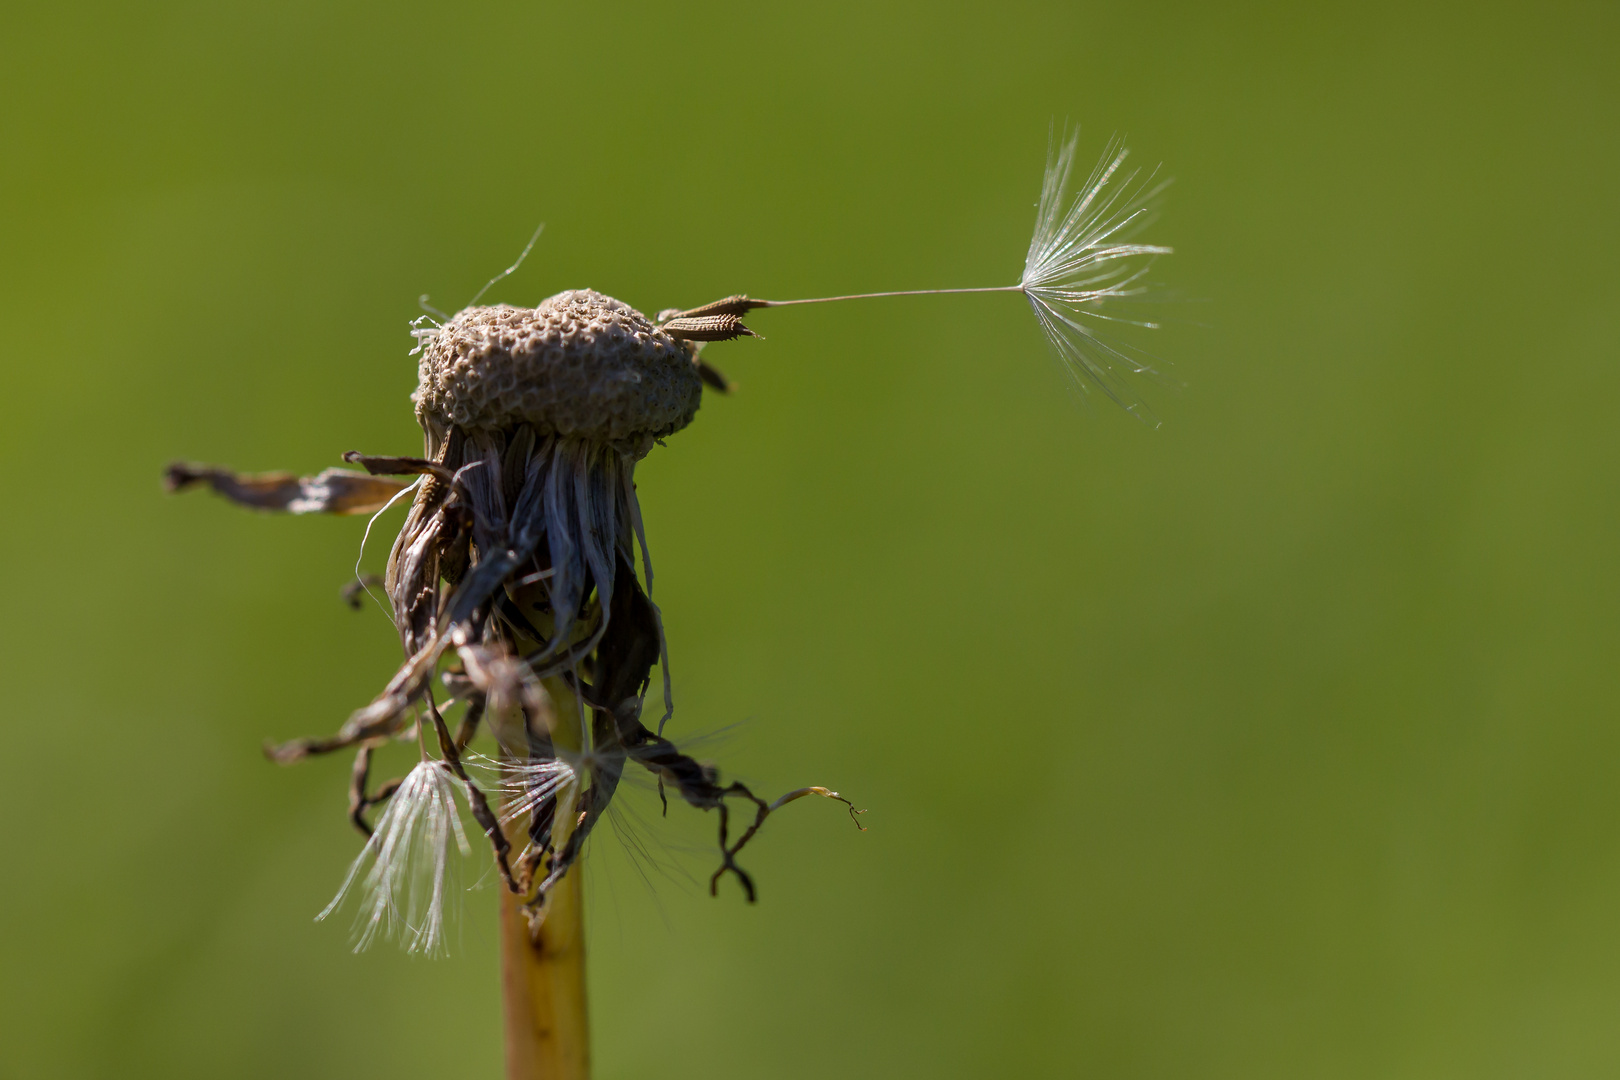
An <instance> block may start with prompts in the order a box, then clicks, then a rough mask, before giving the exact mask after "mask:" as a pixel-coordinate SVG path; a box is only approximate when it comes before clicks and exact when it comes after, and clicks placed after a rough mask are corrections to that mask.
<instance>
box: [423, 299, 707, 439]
mask: <svg viewBox="0 0 1620 1080" xmlns="http://www.w3.org/2000/svg"><path fill="white" fill-rule="evenodd" d="M419 375H420V380H421V382H420V386H419V387H418V389H417V391H416V393H415V395H413V397H414V399H415V401H416V415H417V419H418V420H420V421H421V422H422V426H423V427H425V428H429V427H437V428H438V429H439V430H440V431H444V430H447V429H449V428H450V427H459V428H461V429H463V430H486V431H499V430H502V429H505V428H510V427H512V426H514V425H516V424H521V423H528V424H532V425H533V426H534V428H535V431H536V433H537V434H539V435H541V436H546V435H557V436H562V437H564V438H580V439H585V440H588V441H590V442H593V443H598V444H608V445H611V446H614V447H615V448H616V449H619V450H621V451H625V452H629V453H631V454H633V455H634V456H635V457H641V456H642V455H644V454H646V452H647V451H648V450H649V449H650V448H651V446H652V442H653V440H655V439H661V438H663V437H664V436H666V435H671V434H673V433H674V432H677V431H679V430H680V429H681V428H683V427H685V426H686V425H687V424H689V423H691V422H692V417H693V415H694V414H695V413H696V412H697V408H698V405H699V403H700V401H701V400H702V396H703V384H702V380H701V379H700V378H699V375H698V372H697V369H696V368H695V367H694V365H693V363H692V356H691V354H690V353H689V352H688V351H687V350H686V348H685V347H684V346H682V345H681V343H680V342H679V341H677V340H675V338H673V337H671V336H670V335H669V334H667V333H665V332H664V331H663V330H660V329H659V328H658V327H656V326H654V325H653V324H652V322H651V321H650V320H648V319H647V317H646V316H645V315H643V314H641V312H639V311H637V310H635V309H634V308H632V307H630V306H629V305H628V304H625V303H621V302H620V301H618V300H615V299H613V298H612V297H610V296H603V295H602V294H601V293H599V292H595V291H594V290H591V289H572V290H569V291H568V292H561V293H558V294H557V295H556V296H553V297H550V298H549V299H547V300H545V301H543V302H542V303H541V304H540V305H539V306H538V307H535V308H518V307H512V306H510V305H507V304H501V305H498V306H495V307H471V308H466V309H465V310H463V311H461V312H460V313H458V314H457V315H456V317H455V318H453V319H451V320H450V321H449V322H448V323H446V324H445V325H444V326H443V327H440V328H439V329H438V330H437V331H436V332H435V333H434V334H433V335H432V337H431V339H430V340H429V341H428V342H427V343H426V346H425V348H424V349H423V350H422V360H421V365H420V369H419Z"/></svg>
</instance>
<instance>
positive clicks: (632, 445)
mask: <svg viewBox="0 0 1620 1080" xmlns="http://www.w3.org/2000/svg"><path fill="white" fill-rule="evenodd" d="M415 334H416V336H417V339H418V351H419V352H420V355H421V360H420V364H419V372H418V374H419V385H418V388H417V391H416V393H415V394H414V395H413V396H414V400H415V403H416V415H417V419H418V421H419V422H420V424H421V426H422V429H423V432H424V441H425V447H424V453H423V456H422V457H420V458H411V457H376V456H366V455H361V454H357V453H350V454H347V455H345V458H346V460H348V461H349V462H350V463H351V464H358V465H360V466H361V467H362V468H363V469H365V470H366V471H365V472H357V471H349V470H328V471H327V472H326V473H322V474H321V475H320V476H319V477H316V478H313V479H309V480H299V479H297V478H295V477H291V476H288V475H283V474H272V475H270V476H268V477H265V476H260V477H252V476H237V475H235V474H231V473H228V472H226V471H224V470H219V469H210V468H204V467H195V466H173V467H171V469H170V473H169V479H170V484H171V486H172V487H175V488H179V487H185V486H188V485H190V484H194V483H198V482H203V481H206V482H208V483H209V484H210V485H211V486H212V487H213V488H214V489H215V490H216V491H218V492H219V493H220V494H222V495H225V496H226V497H227V498H230V499H232V500H234V501H236V502H239V503H243V504H245V505H249V506H253V507H256V508H260V509H277V510H286V511H289V512H294V513H307V512H329V513H364V512H369V511H375V510H378V509H380V508H381V507H383V506H385V505H386V504H387V503H388V502H390V501H391V500H393V499H395V498H398V497H399V496H400V495H401V494H402V493H404V492H405V491H407V490H408V489H409V488H410V487H411V485H409V484H406V483H402V482H397V481H394V480H389V479H384V478H383V477H384V476H387V475H412V474H415V476H417V477H418V478H419V480H418V481H417V482H416V484H415V491H414V497H413V499H412V502H411V505H410V509H409V511H408V513H407V517H406V521H405V524H404V527H403V528H402V529H401V531H400V534H399V536H398V538H397V539H396V540H395V542H394V546H393V550H392V552H391V554H390V556H389V561H388V570H387V574H386V575H385V577H384V579H383V585H384V589H385V592H386V594H387V597H388V600H389V603H390V605H391V606H392V609H393V613H394V621H395V626H396V629H397V630H398V633H399V635H400V640H401V644H402V646H403V648H404V652H405V657H406V659H405V662H404V663H403V664H402V665H401V667H400V668H399V670H398V671H397V672H396V673H395V675H394V677H393V678H392V679H391V680H390V681H389V682H388V684H387V685H386V686H385V687H384V689H383V691H382V693H380V694H379V695H378V696H377V697H376V698H375V699H374V700H373V701H372V702H371V703H370V704H368V705H367V706H366V707H364V708H362V709H359V710H357V711H356V712H355V713H353V714H352V715H351V716H350V717H349V719H348V721H347V722H346V723H345V724H344V725H343V726H342V728H341V729H340V730H339V731H338V732H337V733H336V734H335V735H332V736H329V737H324V738H311V739H300V740H295V741H293V742H290V743H286V744H283V745H281V746H275V747H271V748H269V751H268V752H269V753H270V755H271V757H272V758H274V759H275V760H276V761H279V762H283V763H288V762H292V761H297V760H299V759H301V758H303V757H305V756H308V755H309V754H314V753H326V752H330V751H334V750H339V749H344V748H350V747H353V748H355V749H356V753H357V757H356V764H355V769H354V772H353V779H352V784H351V792H350V814H351V817H352V819H353V820H354V822H355V824H356V825H357V826H358V827H359V828H360V829H361V830H362V831H363V832H368V833H370V838H369V840H368V842H367V846H366V848H365V851H364V852H363V853H362V855H361V859H360V861H358V862H357V863H356V866H355V868H354V870H353V871H351V874H350V878H349V880H348V881H347V882H345V885H344V889H343V892H340V894H339V899H341V898H342V896H343V895H344V893H347V892H348V891H349V890H350V888H351V886H353V885H354V884H355V883H356V881H357V880H358V881H359V883H360V884H361V886H362V887H363V890H364V892H365V894H366V900H365V903H364V907H363V911H362V916H363V920H364V929H363V932H362V933H360V934H359V935H358V940H359V944H360V945H361V946H364V945H365V944H368V943H369V942H370V941H371V940H373V938H374V937H376V936H377V935H378V934H379V933H380V932H388V931H390V930H399V931H400V932H401V936H403V938H404V940H405V942H406V944H407V945H408V947H410V948H411V949H412V950H413V951H414V950H419V949H420V950H429V951H431V949H432V948H433V947H435V945H436V944H437V942H438V940H439V927H440V925H441V923H440V916H439V911H440V909H441V902H442V881H443V876H444V860H445V855H444V852H445V850H446V848H447V846H448V837H449V835H450V834H449V833H447V832H446V831H445V829H446V827H447V826H446V825H445V821H446V818H445V807H446V806H448V805H449V799H450V794H449V793H450V792H451V791H453V790H455V789H457V788H459V789H460V790H461V792H462V796H463V798H464V799H465V800H466V802H467V803H468V808H469V810H470V811H471V812H472V814H473V816H474V818H475V819H476V820H477V822H478V824H479V825H480V827H481V828H482V829H483V831H484V833H485V835H486V837H487V838H488V839H489V841H490V844H491V848H492V850H493V853H494V859H495V862H496V865H497V867H498V868H499V871H500V873H501V876H502V879H503V880H504V882H505V884H506V886H507V888H509V889H510V890H511V891H512V892H514V893H516V894H519V895H521V896H522V897H523V898H524V901H525V904H526V905H527V908H528V910H529V912H530V913H531V917H532V919H533V920H534V921H535V922H538V921H539V919H540V918H542V917H543V915H544V912H545V908H546V899H547V896H548V894H549V892H550V890H551V889H552V888H553V886H555V884H556V883H557V882H558V881H559V880H560V879H561V878H562V877H563V875H565V874H566V873H567V872H568V869H569V868H570V867H571V866H572V865H573V864H574V863H575V861H576V860H577V859H578V858H579V855H580V852H581V850H582V847H583V845H584V843H585V841H586V839H587V838H588V837H589V836H590V834H591V831H592V829H593V827H594V826H595V825H596V823H597V822H598V820H600V818H601V816H602V814H603V812H604V811H605V810H606V809H607V807H608V805H609V804H610V802H611V801H612V799H613V797H614V793H615V791H616V789H617V787H618V785H619V781H620V777H621V776H622V774H623V771H624V769H625V767H626V766H627V765H628V764H630V763H634V764H635V765H637V766H639V767H641V768H644V769H647V770H648V771H650V772H651V773H653V774H654V775H655V776H656V777H657V778H658V780H659V781H660V782H661V783H663V784H664V785H666V786H667V787H668V788H671V789H673V790H674V791H675V792H676V793H678V794H679V795H680V796H681V797H683V798H684V799H685V800H686V801H687V802H688V803H690V804H691V805H693V806H696V807H699V808H701V809H712V810H716V811H717V812H718V815H719V847H720V855H721V861H720V869H719V870H718V871H717V872H716V874H715V877H714V879H713V881H712V882H711V888H712V889H717V888H718V884H719V879H720V877H721V876H722V875H723V874H725V873H726V872H730V873H732V874H733V875H735V877H736V878H737V880H738V881H739V882H740V883H741V885H742V887H743V889H744V892H745V893H746V894H747V896H748V898H749V899H750V900H752V899H753V898H754V895H755V887H754V884H753V881H752V879H751V878H750V876H749V875H748V873H747V872H746V871H745V870H743V868H742V867H741V866H739V865H738V863H737V861H736V856H737V854H738V852H739V851H740V850H741V848H742V847H743V845H744V844H746V843H747V842H748V840H749V839H751V838H752V836H753V835H754V833H755V832H756V831H757V830H758V828H759V826H760V824H761V823H762V822H763V820H764V819H765V817H766V816H767V815H769V814H770V813H771V812H772V811H773V810H774V809H775V808H776V807H777V806H779V805H781V804H782V802H783V800H777V801H776V802H774V803H773V802H770V801H767V800H766V799H764V798H761V797H759V796H757V795H756V794H755V793H754V792H753V791H752V790H751V789H749V788H748V787H747V786H746V785H744V784H742V783H738V782H731V783H725V782H722V781H721V779H720V777H719V774H718V772H717V771H716V770H715V769H713V768H712V767H710V766H707V765H704V764H701V763H699V762H698V761H696V760H694V759H693V758H691V757H689V756H688V755H686V754H684V753H682V752H681V751H680V750H679V749H678V748H677V747H676V745H675V744H674V743H673V742H671V741H670V740H668V739H666V738H664V737H663V736H662V735H660V734H658V733H657V732H655V731H654V730H652V729H650V728H649V727H647V726H646V725H645V724H644V723H643V722H642V704H643V697H644V695H645V693H646V691H647V689H648V685H649V681H650V675H651V671H652V668H653V666H654V664H657V663H658V662H659V660H660V658H661V657H664V656H665V655H666V653H667V650H666V647H665V641H664V632H663V627H662V620H661V617H660V615H659V611H658V608H657V607H656V606H655V605H654V604H653V602H652V600H651V597H650V595H649V590H650V587H651V583H652V560H651V556H650V553H649V552H648V550H647V545H646V537H645V531H644V529H643V526H642V520H641V510H640V505H639V502H638V500H637V497H636V488H635V482H634V474H635V466H636V463H637V462H638V461H640V460H641V458H642V457H644V456H645V455H646V454H647V453H648V451H650V450H651V448H652V447H653V445H654V444H655V443H656V442H657V441H658V440H660V439H662V438H664V437H665V436H668V435H671V434H673V433H675V432H677V431H679V430H680V429H682V428H684V427H685V426H686V425H687V424H689V423H690V422H691V420H692V417H693V415H694V414H695V413H696V411H697V408H698V406H699V404H700V402H701V398H702V392H703V387H704V385H705V373H704V369H703V367H701V366H700V361H699V360H698V359H697V355H696V354H697V347H696V346H695V345H692V344H689V343H688V342H686V341H685V340H684V339H682V338H678V337H676V336H674V335H671V334H670V333H668V332H666V331H664V330H662V329H660V328H659V327H658V326H656V325H655V324H653V323H652V322H651V321H650V320H648V319H647V318H646V317H645V316H643V315H642V314H641V313H639V312H637V311H635V310H634V309H633V308H631V307H629V306H628V305H625V304H623V303H620V302H619V301H617V300H614V299H612V298H610V297H607V296H603V295H602V294H600V293H597V292H593V291H591V290H589V289H582V290H573V291H569V292H564V293H559V294H558V295H556V296H553V297H551V298H549V299H548V300H546V301H544V302H543V303H541V304H540V305H539V306H538V307H535V308H517V307H511V306H507V305H496V306H491V307H470V308H467V309H465V310H463V311H461V312H460V313H458V314H457V315H456V316H455V317H454V318H452V319H450V320H449V321H447V322H445V323H443V324H435V325H429V326H427V327H425V328H424V327H423V326H421V325H419V326H418V328H417V330H416V331H415ZM710 370H712V369H710ZM638 545H639V548H640V559H639V562H640V567H639V569H640V577H639V578H638V575H637V569H638V568H637V565H636V564H637V561H638V560H637V558H636V555H637V550H636V549H637V547H638ZM662 667H663V670H664V673H665V688H666V689H665V698H666V701H668V700H669V699H670V694H669V691H668V670H669V669H668V663H667V661H666V662H665V663H663V665H662ZM436 684H442V687H443V689H444V691H445V696H446V698H447V700H448V702H449V703H451V704H455V705H457V706H460V707H461V708H462V709H463V712H462V716H461V721H460V724H459V730H458V731H457V732H456V733H455V734H454V735H452V734H451V732H450V729H449V726H448V725H447V723H446V721H445V719H444V716H443V714H442V713H441V711H440V707H439V706H440V702H439V701H437V700H435V695H436V689H435V685H436ZM666 715H667V714H666ZM481 725H482V726H484V727H487V728H488V729H489V730H490V731H491V732H492V734H493V735H494V737H495V739H496V742H497V744H498V746H499V749H500V753H501V758H502V760H503V762H504V768H505V781H504V782H503V783H501V784H499V785H498V786H500V787H501V788H503V793H504V794H505V795H506V798H505V800H504V806H503V809H502V810H501V811H500V812H499V813H497V811H495V810H494V809H492V808H491V806H490V805H489V800H488V797H487V796H486V795H485V793H484V790H483V788H482V787H481V786H480V785H479V783H478V782H476V781H475V780H474V779H473V777H472V776H470V775H469V774H468V772H467V770H466V765H465V762H464V761H463V755H464V754H465V753H466V752H467V747H468V744H469V742H470V741H471V740H472V739H473V738H474V737H475V735H476V732H477V731H478V729H479V727H480V726H481ZM399 738H407V739H409V738H416V739H418V740H420V741H421V743H422V745H423V755H424V760H423V764H421V765H418V766H417V767H416V769H414V770H413V771H412V772H411V773H410V775H409V776H407V777H406V779H405V780H404V781H403V782H394V783H391V784H389V785H384V787H382V788H380V789H379V790H377V791H376V792H369V791H368V790H367V785H368V782H369V774H370V764H371V756H372V753H373V751H374V750H376V749H377V748H378V747H380V746H382V745H385V744H386V743H387V742H388V741H389V740H392V739H399ZM430 748H431V749H433V750H436V752H437V755H438V757H437V758H436V759H435V758H430V757H429V756H428V755H429V749H430ZM803 790H804V791H812V792H813V793H815V794H821V795H825V796H826V797H828V798H835V799H840V800H841V801H846V802H847V800H842V799H841V797H840V796H838V795H837V794H836V793H834V792H831V791H828V790H826V789H820V788H817V789H803ZM798 794H799V793H797V792H796V793H794V794H793V796H790V797H789V799H791V798H792V797H797V795H798ZM730 800H741V801H742V802H743V803H744V804H746V805H747V806H748V807H749V809H750V811H751V814H750V817H749V819H748V821H747V822H746V824H745V825H744V827H743V828H742V829H741V832H740V834H737V830H735V829H734V828H733V826H732V822H731V818H730V814H731V807H730V805H729V801H730ZM379 803H385V804H386V808H385V810H384V812H383V815H382V817H381V818H380V819H379V821H378V823H377V825H376V827H375V829H374V830H373V829H372V827H371V826H369V825H368V824H367V822H366V813H367V811H368V810H369V809H370V808H372V807H373V806H375V805H377V804H379ZM851 809H852V810H853V807H852V808H851ZM450 817H451V818H452V819H453V818H454V815H453V814H451V815H450ZM502 818H504V824H507V825H516V826H517V827H518V828H520V829H521V830H522V832H521V834H520V835H523V836H526V837H527V840H526V843H525V844H524V845H523V847H522V849H521V850H520V851H517V852H515V853H514V851H513V848H512V843H511V841H510V840H508V838H507V836H506V833H505V831H504V830H503V828H502V824H503V821H502V820H501V819H502ZM456 828H459V825H457V826H456ZM415 860H426V862H427V864H428V870H427V871H424V872H425V873H427V878H428V880H430V881H431V882H433V885H432V887H431V888H430V889H428V891H427V892H426V893H424V892H422V889H421V888H418V887H416V886H411V888H410V889H408V890H407V891H408V892H409V896H410V897H411V902H410V903H409V904H407V905H406V907H405V909H404V913H403V914H400V913H399V912H400V904H399V901H397V900H396V899H395V898H396V896H397V895H399V894H400V892H401V890H402V889H406V886H407V885H409V884H410V883H412V882H417V881H419V880H420V878H419V877H418V876H417V874H416V872H413V871H411V870H409V869H407V867H408V865H409V863H410V862H412V861H415ZM362 863H369V865H370V869H369V871H368V872H367V873H366V874H365V876H364V877H363V878H357V875H358V874H360V872H361V864H362ZM423 896H427V897H428V898H429V899H427V900H426V901H423V902H421V903H417V901H418V900H419V899H421V897H423ZM336 903H337V901H334V904H336ZM328 910H329V911H330V910H331V909H330V908H329V909H328Z"/></svg>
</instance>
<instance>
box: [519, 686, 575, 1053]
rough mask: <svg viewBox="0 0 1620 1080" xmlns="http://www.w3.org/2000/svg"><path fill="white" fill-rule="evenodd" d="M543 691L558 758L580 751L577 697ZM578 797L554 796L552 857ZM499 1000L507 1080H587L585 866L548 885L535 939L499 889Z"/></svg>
mask: <svg viewBox="0 0 1620 1080" xmlns="http://www.w3.org/2000/svg"><path fill="white" fill-rule="evenodd" d="M545 685H546V690H547V691H548V692H549V693H550V694H551V698H552V702H553V705H554V707H555V715H556V724H555V727H554V728H553V729H552V741H553V742H554V743H555V744H556V746H557V748H558V749H559V750H560V751H566V752H570V753H575V752H578V751H579V750H580V749H581V748H582V746H583V741H584V732H583V731H582V730H581V719H580V709H579V707H578V704H577V702H576V701H575V699H574V695H573V693H572V692H571V691H570V690H569V688H568V686H567V684H566V683H563V682H562V681H561V680H560V679H548V680H546V684H545ZM577 791H578V789H577V787H576V786H575V785H572V784H570V785H568V786H567V787H566V788H565V789H564V790H563V791H562V792H559V796H558V800H557V815H556V818H555V824H554V826H553V829H554V835H553V843H554V844H555V850H558V851H561V850H562V849H563V846H564V845H565V844H566V843H567V842H568V835H569V833H570V832H572V831H573V823H574V821H575V819H576V818H577V816H578V805H579V803H578V796H577ZM513 797H516V796H513ZM513 827H514V828H515V829H516V830H517V832H518V835H515V836H510V837H509V838H508V839H510V840H511V841H512V843H513V847H514V850H515V849H518V848H521V847H522V845H523V843H524V842H525V841H526V839H527V837H526V836H524V835H523V834H522V830H523V825H522V823H521V821H518V822H514V825H513ZM501 1001H502V1008H503V1012H504V1014H505V1015H504V1018H505V1024H506V1077H507V1080H589V1077H590V1074H591V1047H590V1031H589V1027H588V1025H587V1021H586V1013H585V891H584V874H583V860H580V861H579V862H576V863H574V865H573V866H572V867H571V868H570V869H569V871H568V873H567V874H565V875H564V876H563V878H562V880H561V881H559V882H557V884H556V885H555V886H553V888H552V890H551V896H550V899H549V901H548V904H547V911H546V917H545V921H544V922H542V923H541V924H540V928H539V931H538V933H534V932H531V931H530V929H529V917H528V914H527V913H526V912H525V911H524V910H523V898H522V897H520V896H517V895H516V894H514V893H512V892H511V891H510V890H507V889H502V890H501Z"/></svg>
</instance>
